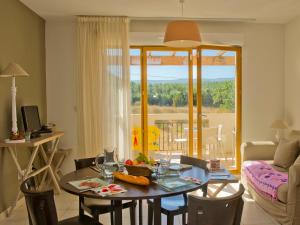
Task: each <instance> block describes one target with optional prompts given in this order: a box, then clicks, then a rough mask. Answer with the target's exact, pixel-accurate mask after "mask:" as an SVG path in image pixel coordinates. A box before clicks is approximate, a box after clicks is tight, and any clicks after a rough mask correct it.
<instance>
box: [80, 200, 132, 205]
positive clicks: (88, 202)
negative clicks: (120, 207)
mask: <svg viewBox="0 0 300 225" xmlns="http://www.w3.org/2000/svg"><path fill="white" fill-rule="evenodd" d="M127 202H130V201H129V200H126V201H122V203H123V204H124V203H127ZM84 205H86V206H96V205H111V201H110V200H103V199H95V198H84Z"/></svg>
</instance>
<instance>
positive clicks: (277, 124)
mask: <svg viewBox="0 0 300 225" xmlns="http://www.w3.org/2000/svg"><path fill="white" fill-rule="evenodd" d="M271 128H273V129H275V130H276V134H275V138H276V140H277V141H278V142H279V141H280V139H281V131H282V130H284V129H287V128H288V124H287V123H286V122H285V121H283V120H275V121H274V122H273V123H272V124H271Z"/></svg>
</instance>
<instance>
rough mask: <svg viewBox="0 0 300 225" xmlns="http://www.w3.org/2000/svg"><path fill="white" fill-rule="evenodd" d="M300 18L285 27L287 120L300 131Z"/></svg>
mask: <svg viewBox="0 0 300 225" xmlns="http://www.w3.org/2000/svg"><path fill="white" fill-rule="evenodd" d="M299 40H300V18H297V19H295V20H293V21H292V22H290V23H289V24H287V25H286V26H285V118H286V120H287V121H288V123H289V124H290V125H291V128H292V129H294V130H300V103H299V97H300V91H299V87H300V44H299Z"/></svg>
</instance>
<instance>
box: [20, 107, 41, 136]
mask: <svg viewBox="0 0 300 225" xmlns="http://www.w3.org/2000/svg"><path fill="white" fill-rule="evenodd" d="M21 111H22V118H23V123H24V129H25V131H30V132H33V133H34V132H37V131H39V130H41V128H42V126H41V121H40V116H39V110H38V107H37V106H36V105H31V106H22V107H21Z"/></svg>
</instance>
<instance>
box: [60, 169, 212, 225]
mask: <svg viewBox="0 0 300 225" xmlns="http://www.w3.org/2000/svg"><path fill="white" fill-rule="evenodd" d="M180 173H181V176H188V177H194V178H198V179H200V180H201V181H202V182H201V184H195V185H192V186H187V187H184V188H181V189H180V190H173V191H169V190H166V189H163V188H162V187H161V186H160V185H159V184H156V183H154V182H151V183H150V185H149V186H139V185H134V184H130V183H126V182H123V181H120V180H116V179H114V180H113V179H110V180H109V179H108V180H107V182H109V183H115V184H119V185H120V186H122V187H123V188H124V189H126V190H127V192H124V193H120V194H115V195H108V196H101V195H99V194H96V193H94V192H92V191H86V192H80V191H79V190H78V189H76V188H75V187H73V186H72V185H70V184H69V183H68V182H70V181H74V180H82V179H87V178H93V177H99V178H100V179H103V178H101V177H100V176H99V173H98V172H96V171H95V170H94V169H92V168H84V169H80V170H77V171H74V172H71V173H69V174H67V175H65V176H63V177H62V178H61V180H60V186H61V188H62V189H63V190H65V191H66V192H68V193H70V194H73V195H77V196H79V198H84V197H86V198H94V199H103V200H113V201H114V204H115V213H114V219H115V225H122V201H124V200H144V199H153V202H154V224H155V225H161V210H160V209H161V198H163V197H169V196H174V195H179V194H184V193H188V192H191V191H195V190H198V189H200V188H202V189H203V192H204V193H205V194H206V193H207V184H208V179H209V174H208V172H207V171H205V170H204V169H201V168H199V167H195V166H192V167H191V168H189V169H185V170H182V171H180Z"/></svg>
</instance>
